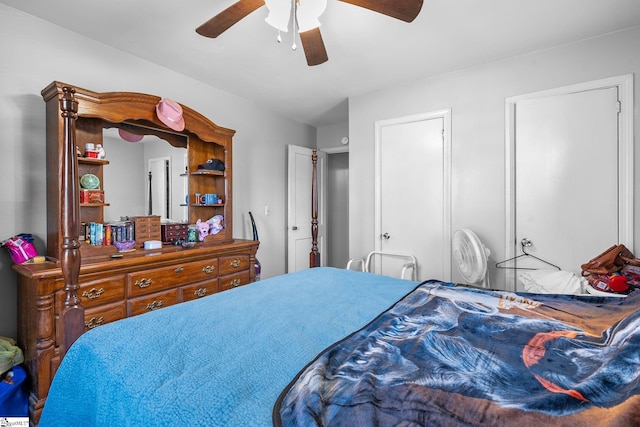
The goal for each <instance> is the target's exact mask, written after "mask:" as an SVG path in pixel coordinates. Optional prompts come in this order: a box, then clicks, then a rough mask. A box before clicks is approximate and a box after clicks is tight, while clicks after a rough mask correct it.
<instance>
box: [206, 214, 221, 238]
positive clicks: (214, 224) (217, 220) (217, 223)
mask: <svg viewBox="0 0 640 427" xmlns="http://www.w3.org/2000/svg"><path fill="white" fill-rule="evenodd" d="M207 222H208V223H209V233H211V234H218V233H219V232H221V231H222V229H223V228H224V217H223V216H222V215H214V216H212V217H211V218H209V219H208V220H207Z"/></svg>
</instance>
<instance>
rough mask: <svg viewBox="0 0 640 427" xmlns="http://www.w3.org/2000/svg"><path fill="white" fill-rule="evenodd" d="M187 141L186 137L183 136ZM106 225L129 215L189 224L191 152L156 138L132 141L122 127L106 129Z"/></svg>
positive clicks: (104, 138)
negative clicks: (127, 137)
mask: <svg viewBox="0 0 640 427" xmlns="http://www.w3.org/2000/svg"><path fill="white" fill-rule="evenodd" d="M183 138H184V139H185V140H186V137H183ZM102 140H103V147H104V149H105V152H106V157H105V160H108V161H109V165H108V166H106V167H105V168H104V170H103V180H104V183H103V186H104V187H103V188H104V189H105V202H106V203H107V204H108V206H105V208H104V220H105V222H116V221H119V220H120V219H121V217H125V216H129V217H132V216H138V215H158V216H160V218H161V219H162V220H163V221H167V220H168V221H172V222H187V221H188V219H189V211H188V207H187V205H186V196H187V194H189V192H188V180H187V179H186V175H185V172H186V170H187V164H188V163H187V150H186V143H185V147H176V146H173V145H172V144H170V143H169V142H167V141H166V140H164V139H161V138H159V137H158V136H156V135H150V134H147V135H145V136H144V137H143V138H142V139H141V140H140V141H135V142H130V141H126V140H124V139H123V138H122V137H120V135H119V133H118V128H115V127H114V128H108V129H104V130H103V139H102Z"/></svg>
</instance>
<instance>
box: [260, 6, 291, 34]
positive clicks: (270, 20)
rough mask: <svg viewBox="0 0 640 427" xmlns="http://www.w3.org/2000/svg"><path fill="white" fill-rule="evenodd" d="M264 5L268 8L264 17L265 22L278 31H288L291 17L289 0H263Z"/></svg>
mask: <svg viewBox="0 0 640 427" xmlns="http://www.w3.org/2000/svg"><path fill="white" fill-rule="evenodd" d="M294 1H295V0H294ZM265 5H266V6H267V9H269V15H268V16H267V17H266V19H265V21H266V22H267V24H269V25H271V26H272V27H273V28H275V29H276V30H278V31H284V32H285V33H286V32H288V31H289V21H290V18H291V1H290V0H265Z"/></svg>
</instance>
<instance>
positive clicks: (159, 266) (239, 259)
mask: <svg viewBox="0 0 640 427" xmlns="http://www.w3.org/2000/svg"><path fill="white" fill-rule="evenodd" d="M257 249H258V242H257V241H253V240H234V241H233V242H231V243H228V244H216V245H202V246H196V247H195V248H192V249H183V248H182V247H180V246H166V247H163V248H162V249H160V250H149V251H145V250H136V251H135V252H132V253H127V254H124V256H123V258H121V259H111V258H110V257H108V256H106V257H103V259H101V258H95V259H93V260H92V262H91V263H85V264H83V265H82V267H81V269H80V276H79V280H78V283H79V286H80V287H79V289H78V295H79V297H80V304H81V305H82V307H84V329H85V331H88V330H89V329H92V328H95V327H97V326H100V325H104V324H107V323H109V322H113V321H115V320H119V319H123V318H125V317H129V316H135V315H139V314H143V313H147V312H149V311H153V310H157V309H160V308H163V307H168V306H171V305H173V304H178V303H182V302H185V301H190V300H193V299H196V298H202V297H205V296H207V295H211V294H214V293H216V292H220V291H224V290H227V289H232V288H234V287H238V286H242V285H246V284H247V283H250V282H251V281H253V279H254V277H253V265H254V263H255V253H256V251H257ZM14 268H15V270H16V271H17V272H18V304H19V307H18V330H19V342H20V345H21V347H22V349H23V351H24V356H25V363H26V365H27V368H28V370H29V372H30V373H31V379H30V380H31V393H30V402H29V404H30V410H31V411H32V418H33V424H37V420H38V419H39V416H40V412H41V411H42V408H43V406H44V403H45V399H46V396H47V394H48V392H49V386H50V384H51V381H52V380H53V376H54V375H55V372H56V370H57V368H58V366H59V365H60V362H61V360H62V357H63V355H62V354H61V347H62V343H61V341H60V340H61V331H62V330H63V328H64V326H63V325H62V324H61V316H60V314H61V312H62V310H63V309H64V300H65V296H66V294H65V291H64V279H63V276H62V271H61V268H60V263H58V262H46V263H43V264H24V265H16V266H15V267H14Z"/></svg>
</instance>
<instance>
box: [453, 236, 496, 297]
mask: <svg viewBox="0 0 640 427" xmlns="http://www.w3.org/2000/svg"><path fill="white" fill-rule="evenodd" d="M490 254H491V252H490V251H489V249H487V248H486V247H485V246H484V245H483V244H482V242H481V241H480V239H479V238H478V236H476V234H475V233H474V232H473V231H471V230H468V229H462V230H456V231H455V232H454V233H453V258H454V259H455V262H456V264H457V265H458V271H459V272H460V274H461V275H462V277H463V278H464V280H466V281H467V283H468V284H470V285H477V284H480V285H481V286H482V287H483V288H488V287H489V286H490V285H489V274H488V271H487V261H488V259H489V255H490Z"/></svg>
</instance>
